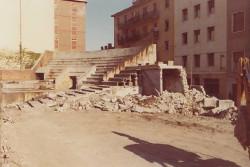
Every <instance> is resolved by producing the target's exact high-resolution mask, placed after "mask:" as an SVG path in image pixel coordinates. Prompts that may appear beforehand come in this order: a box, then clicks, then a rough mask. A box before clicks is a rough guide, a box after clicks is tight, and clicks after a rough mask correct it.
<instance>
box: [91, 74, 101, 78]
mask: <svg viewBox="0 0 250 167" xmlns="http://www.w3.org/2000/svg"><path fill="white" fill-rule="evenodd" d="M91 76H93V77H99V78H100V77H102V78H103V76H104V74H92V75H91Z"/></svg>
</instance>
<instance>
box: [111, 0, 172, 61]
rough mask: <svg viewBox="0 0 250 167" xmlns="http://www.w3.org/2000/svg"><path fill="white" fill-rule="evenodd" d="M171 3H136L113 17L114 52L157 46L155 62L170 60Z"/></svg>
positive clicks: (139, 0)
mask: <svg viewBox="0 0 250 167" xmlns="http://www.w3.org/2000/svg"><path fill="white" fill-rule="evenodd" d="M173 10H174V3H173V1H172V0H136V1H133V4H132V6H131V7H129V8H127V9H124V10H122V11H120V12H118V13H116V14H114V15H113V17H114V44H115V47H116V48H119V47H129V46H135V45H143V44H146V43H157V59H158V61H162V62H167V61H169V60H173V55H174V12H173Z"/></svg>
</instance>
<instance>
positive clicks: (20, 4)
mask: <svg viewBox="0 0 250 167" xmlns="http://www.w3.org/2000/svg"><path fill="white" fill-rule="evenodd" d="M19 12H20V13H19V17H20V18H19V22H20V25H19V26H20V27H19V30H20V44H19V61H20V62H19V63H20V70H22V52H23V47H22V0H19Z"/></svg>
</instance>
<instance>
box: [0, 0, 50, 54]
mask: <svg viewBox="0 0 250 167" xmlns="http://www.w3.org/2000/svg"><path fill="white" fill-rule="evenodd" d="M21 1H22V6H23V10H22V11H23V47H24V48H27V49H28V50H32V51H37V52H43V51H44V50H53V49H54V5H53V4H54V1H53V0H21ZM0 22H1V24H0V25H1V26H0V49H2V48H5V49H11V50H18V49H19V0H0Z"/></svg>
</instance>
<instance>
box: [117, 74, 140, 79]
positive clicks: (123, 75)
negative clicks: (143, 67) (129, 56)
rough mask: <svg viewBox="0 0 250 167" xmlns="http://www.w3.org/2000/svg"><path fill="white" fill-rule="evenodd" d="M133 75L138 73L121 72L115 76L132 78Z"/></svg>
mask: <svg viewBox="0 0 250 167" xmlns="http://www.w3.org/2000/svg"><path fill="white" fill-rule="evenodd" d="M132 75H137V73H120V74H115V76H114V77H125V78H131V76H132Z"/></svg>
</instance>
